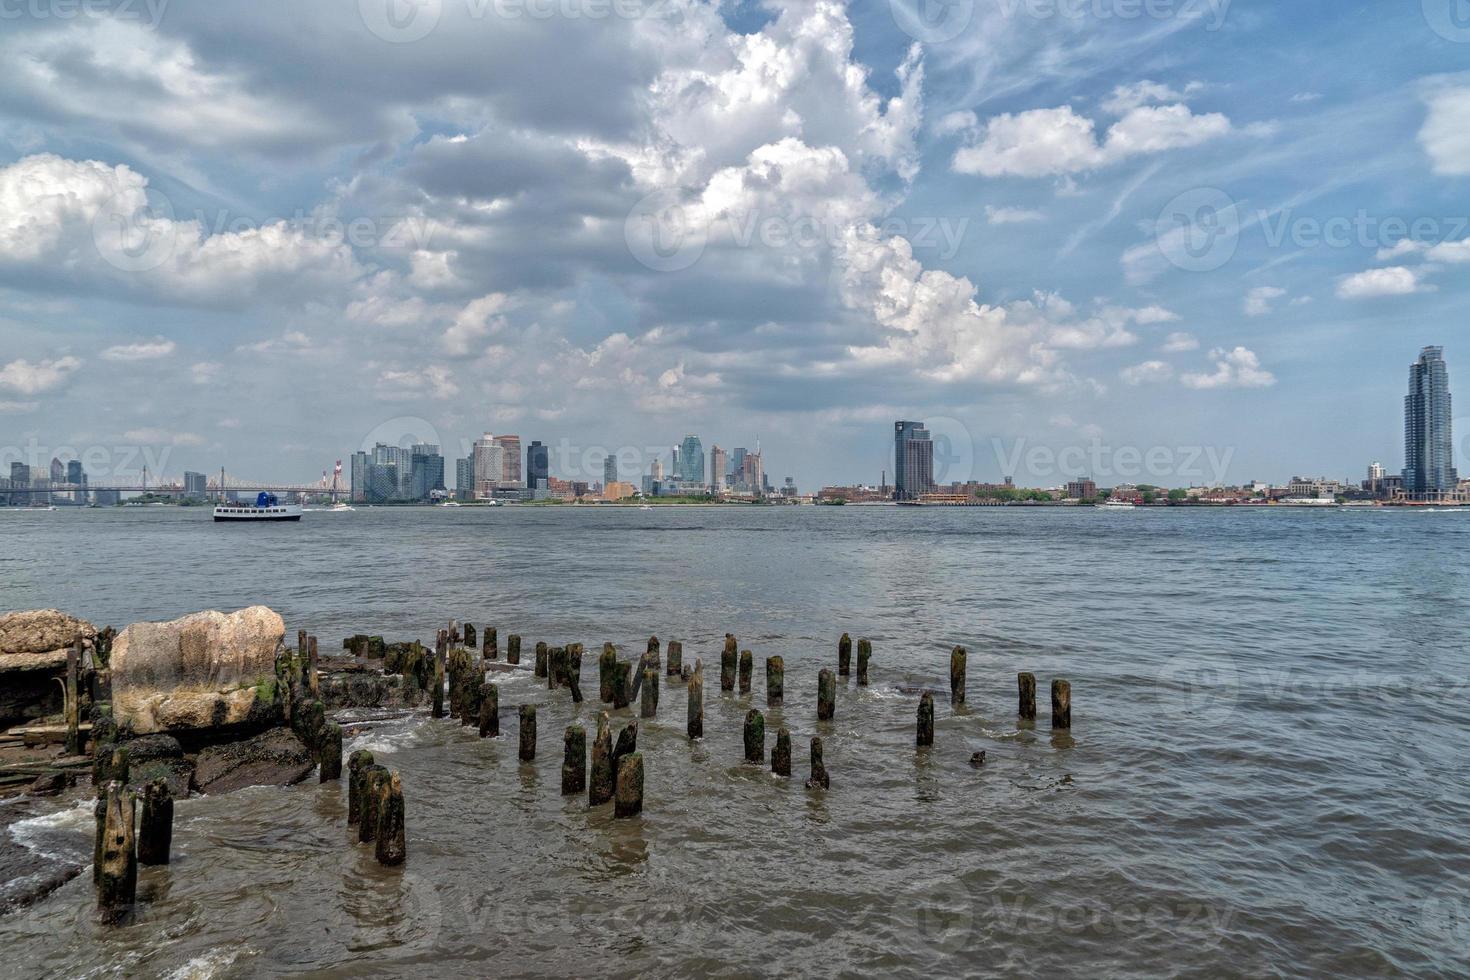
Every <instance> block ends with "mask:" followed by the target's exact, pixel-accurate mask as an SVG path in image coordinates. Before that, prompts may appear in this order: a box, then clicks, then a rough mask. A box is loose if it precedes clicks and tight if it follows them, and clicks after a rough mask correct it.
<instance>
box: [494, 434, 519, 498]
mask: <svg viewBox="0 0 1470 980" xmlns="http://www.w3.org/2000/svg"><path fill="white" fill-rule="evenodd" d="M495 444H496V445H497V446H499V447H500V448H501V450H502V456H501V472H500V485H501V486H503V487H518V486H520V485H521V437H520V436H496V437H495Z"/></svg>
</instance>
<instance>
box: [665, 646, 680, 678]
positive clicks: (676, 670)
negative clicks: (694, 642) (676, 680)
mask: <svg viewBox="0 0 1470 980" xmlns="http://www.w3.org/2000/svg"><path fill="white" fill-rule="evenodd" d="M668 663H669V666H668V671H667V673H668V676H669V677H678V676H679V675H680V673H681V672H682V671H683V670H684V644H683V643H680V642H679V641H678V640H670V641H669V661H668Z"/></svg>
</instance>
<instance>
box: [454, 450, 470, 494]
mask: <svg viewBox="0 0 1470 980" xmlns="http://www.w3.org/2000/svg"><path fill="white" fill-rule="evenodd" d="M454 495H455V497H457V498H459V499H460V500H472V499H474V496H475V465H474V460H472V459H470V458H469V457H468V456H466V457H465V458H463V459H456V460H455V461H454Z"/></svg>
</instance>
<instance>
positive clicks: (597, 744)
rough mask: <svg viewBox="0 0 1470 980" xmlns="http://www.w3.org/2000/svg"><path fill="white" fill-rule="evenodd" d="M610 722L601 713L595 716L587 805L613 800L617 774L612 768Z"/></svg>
mask: <svg viewBox="0 0 1470 980" xmlns="http://www.w3.org/2000/svg"><path fill="white" fill-rule="evenodd" d="M612 751H613V744H612V722H611V720H610V719H609V718H608V716H607V712H606V711H603V712H601V713H599V714H598V716H597V737H596V738H595V739H593V740H592V780H591V782H589V783H588V784H587V803H588V805H589V806H601V805H602V804H604V803H606V802H607V801H608V800H610V799H612V798H613V790H614V786H615V784H616V782H617V774H616V773H615V772H613V767H612Z"/></svg>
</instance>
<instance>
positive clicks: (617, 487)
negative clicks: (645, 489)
mask: <svg viewBox="0 0 1470 980" xmlns="http://www.w3.org/2000/svg"><path fill="white" fill-rule="evenodd" d="M633 493H634V488H633V484H631V483H623V482H621V481H619V480H613V481H612V482H610V483H606V484H604V485H603V487H602V499H603V500H625V499H627V498H628V497H631V496H633Z"/></svg>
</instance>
